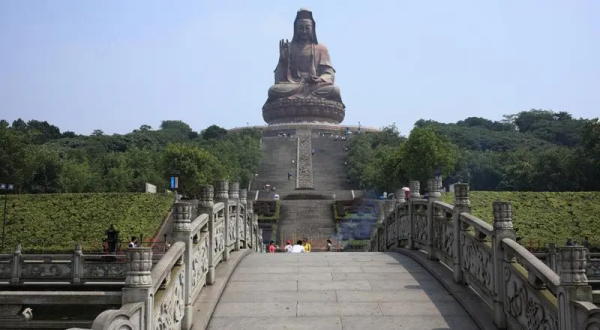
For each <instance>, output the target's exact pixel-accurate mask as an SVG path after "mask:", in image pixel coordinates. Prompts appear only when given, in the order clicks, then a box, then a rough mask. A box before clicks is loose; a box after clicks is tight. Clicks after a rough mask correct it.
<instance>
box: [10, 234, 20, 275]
mask: <svg viewBox="0 0 600 330" xmlns="http://www.w3.org/2000/svg"><path fill="white" fill-rule="evenodd" d="M10 284H12V285H19V284H21V244H17V247H16V248H15V252H13V255H12V260H11V263H10Z"/></svg>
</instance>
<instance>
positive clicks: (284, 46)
mask: <svg viewBox="0 0 600 330" xmlns="http://www.w3.org/2000/svg"><path fill="white" fill-rule="evenodd" d="M289 57H290V42H289V41H288V40H287V39H281V40H280V41H279V60H281V61H287V60H288V58H289Z"/></svg>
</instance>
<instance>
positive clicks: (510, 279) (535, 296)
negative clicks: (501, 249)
mask: <svg viewBox="0 0 600 330" xmlns="http://www.w3.org/2000/svg"><path fill="white" fill-rule="evenodd" d="M504 274H505V276H504V280H505V284H504V286H505V290H506V296H505V301H504V311H505V313H506V315H507V316H508V317H509V318H508V321H509V324H511V323H512V327H510V328H513V329H517V328H519V326H520V328H522V329H548V330H558V329H559V328H558V313H557V308H556V306H557V301H556V297H554V296H553V295H552V294H549V292H548V291H547V290H545V289H543V286H541V285H540V284H538V287H535V286H534V285H532V284H530V283H529V282H528V279H527V277H526V274H527V271H525V270H524V269H523V268H522V267H521V266H520V265H518V264H516V263H505V265H504ZM524 274H525V276H524ZM517 325H518V326H517Z"/></svg>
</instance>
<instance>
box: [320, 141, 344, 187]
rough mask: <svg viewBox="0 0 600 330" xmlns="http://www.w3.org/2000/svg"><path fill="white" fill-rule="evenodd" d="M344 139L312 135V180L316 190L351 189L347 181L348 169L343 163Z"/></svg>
mask: <svg viewBox="0 0 600 330" xmlns="http://www.w3.org/2000/svg"><path fill="white" fill-rule="evenodd" d="M345 146H346V142H345V141H341V140H337V141H336V140H334V139H333V138H332V137H313V138H312V148H313V149H315V150H316V152H315V155H314V156H313V159H312V161H313V182H314V188H315V189H316V190H351V189H353V187H352V185H351V184H350V183H348V169H347V167H346V166H345V165H344V161H345V158H346V152H345V151H344V147H345Z"/></svg>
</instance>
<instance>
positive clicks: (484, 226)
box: [460, 213, 494, 237]
mask: <svg viewBox="0 0 600 330" xmlns="http://www.w3.org/2000/svg"><path fill="white" fill-rule="evenodd" d="M460 221H462V222H466V223H467V224H469V225H470V226H473V227H474V228H475V229H477V230H478V231H479V232H482V233H484V234H485V236H488V237H491V236H492V233H493V232H494V227H492V225H490V224H489V223H487V222H485V221H483V220H481V219H479V218H477V217H475V216H474V215H471V214H469V213H461V214H460Z"/></svg>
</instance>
